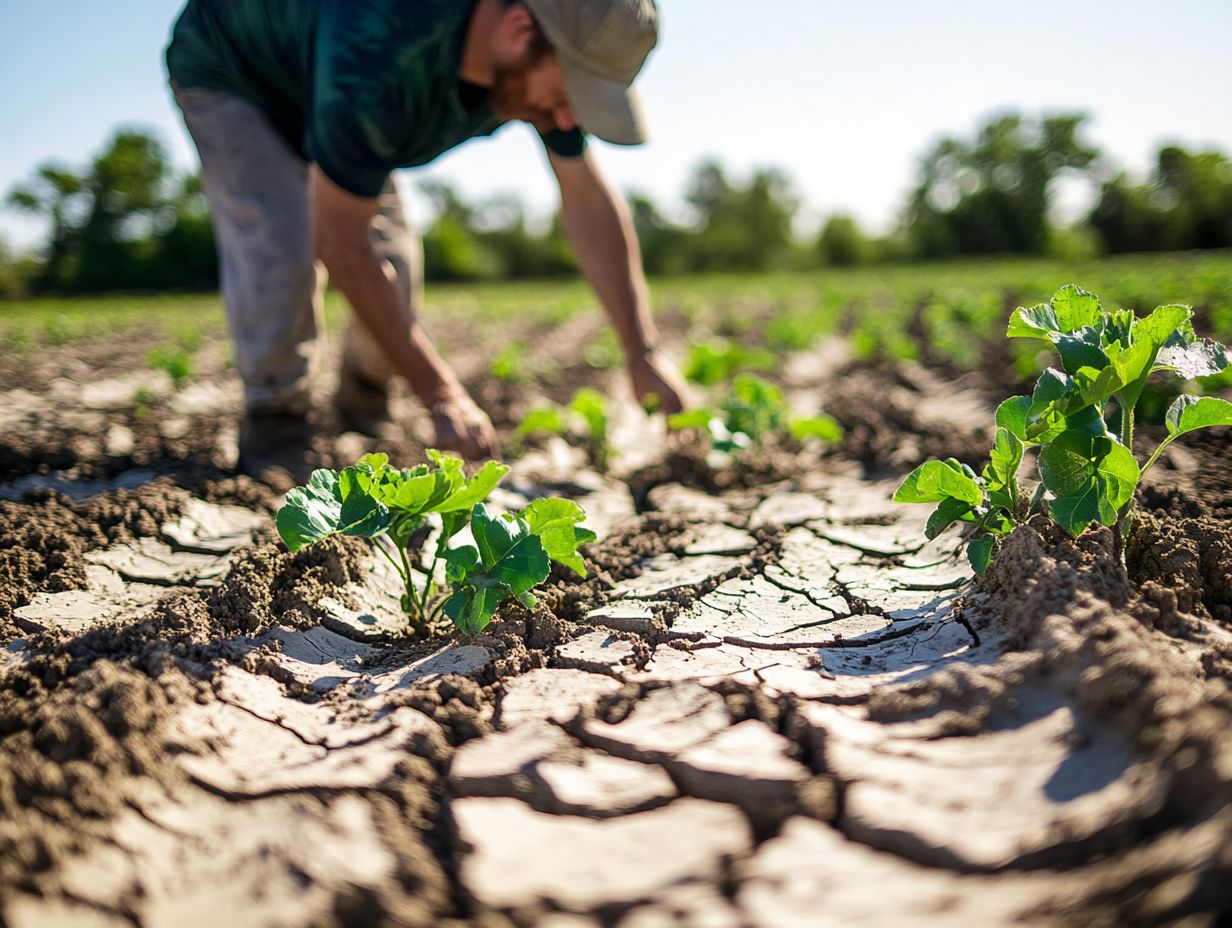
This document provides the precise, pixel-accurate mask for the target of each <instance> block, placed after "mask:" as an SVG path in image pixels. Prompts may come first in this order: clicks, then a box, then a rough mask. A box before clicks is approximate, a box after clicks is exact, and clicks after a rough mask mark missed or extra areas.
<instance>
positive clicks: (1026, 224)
mask: <svg viewBox="0 0 1232 928" xmlns="http://www.w3.org/2000/svg"><path fill="white" fill-rule="evenodd" d="M1085 120H1086V117H1085V116H1084V115H1082V114H1070V115H1057V116H1047V117H1043V118H1041V119H1037V120H1026V119H1024V118H1023V117H1022V116H1020V115H1017V114H1013V113H1011V114H1007V115H1003V116H999V117H996V118H995V119H993V120H991V121H990V122H988V123H986V124H985V125H983V126H982V127H981V128H980V129H979V131H978V132H977V133H976V137H975V140H974V141H970V142H969V141H965V140H962V139H956V138H945V139H942V140H941V141H940V142H938V143H937V144H936V146H935V147H934V148H933V150H932V151H931V152H929V154H928V155H927V156H926V157H925V159H924V162H923V165H922V168H921V177H920V182H919V185H918V186H917V187H916V189H915V191H914V193H912V195H911V198H910V201H909V202H908V204H907V211H906V227H907V229H906V230H907V233H908V235H909V237H910V238H911V240H912V242H913V245H914V248H915V250H916V252H917V254H919V255H920V256H921V257H925V258H936V257H945V256H949V255H960V254H962V255H975V254H1005V253H1014V254H1043V253H1045V251H1046V250H1047V247H1048V233H1049V222H1048V213H1049V206H1050V205H1051V198H1052V186H1053V182H1054V181H1055V180H1056V179H1057V178H1058V177H1059V176H1060V175H1061V174H1062V173H1064V172H1067V171H1083V170H1086V169H1087V168H1088V167H1090V166H1091V165H1092V164H1093V163H1094V162H1095V160H1096V158H1097V157H1098V155H1099V152H1098V151H1097V150H1096V149H1095V148H1094V147H1092V146H1091V145H1089V144H1087V143H1086V142H1085V141H1084V140H1083V139H1082V137H1081V135H1082V128H1083V123H1084V122H1085Z"/></svg>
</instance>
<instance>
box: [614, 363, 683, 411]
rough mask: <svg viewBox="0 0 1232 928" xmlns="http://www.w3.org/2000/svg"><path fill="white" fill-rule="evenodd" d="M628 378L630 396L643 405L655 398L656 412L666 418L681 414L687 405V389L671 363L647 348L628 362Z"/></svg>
mask: <svg viewBox="0 0 1232 928" xmlns="http://www.w3.org/2000/svg"><path fill="white" fill-rule="evenodd" d="M629 379H630V380H631V381H632V383H633V396H634V397H635V398H636V399H637V401H638V402H639V403H641V404H642V405H643V406H646V405H647V397H654V400H652V401H651V402H652V403H653V402H654V401H657V402H658V406H657V409H658V410H659V411H661V412H663V413H664V414H666V415H669V416H671V415H675V414H676V413H678V412H683V411H684V408H685V406H686V405H688V401H689V400H688V388H687V387H686V386H685V384H684V378H682V377H681V376H680V374H679V373H678V372H677V371H676V369H675V368H674V367H673V366H672V364H671V362H669V361H667V360H666V359H665V358H663V357H662V356H661V355H660V354H659V353H658V352H657V351H655V350H653V349H650V350H647V351H644V352H642V353H641V354H639V355H635V356H634V357H633V358H631V359H630V360H629Z"/></svg>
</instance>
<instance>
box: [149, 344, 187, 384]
mask: <svg viewBox="0 0 1232 928" xmlns="http://www.w3.org/2000/svg"><path fill="white" fill-rule="evenodd" d="M146 360H148V361H149V362H150V367H152V368H154V370H156V371H162V372H163V373H165V374H166V375H167V376H168V377H170V378H171V383H172V385H173V386H174V387H175V389H177V390H178V389H180V387H182V386H183V385H184V382H185V381H186V380H188V378H189V377H191V376H192V375H193V359H192V355H191V354H189V353H188V352H187V351H179V350H173V349H170V348H155V349H154V350H153V351H151V352H150V353H149V355H147V356H146Z"/></svg>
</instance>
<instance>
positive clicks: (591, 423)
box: [569, 387, 607, 441]
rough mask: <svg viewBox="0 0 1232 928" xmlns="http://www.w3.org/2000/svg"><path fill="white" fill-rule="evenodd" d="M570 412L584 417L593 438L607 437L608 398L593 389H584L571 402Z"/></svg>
mask: <svg viewBox="0 0 1232 928" xmlns="http://www.w3.org/2000/svg"><path fill="white" fill-rule="evenodd" d="M569 410H570V411H571V412H574V413H576V414H577V415H579V416H581V417H582V420H583V421H584V422H585V423H586V430H587V433H588V434H589V435H590V437H591V438H594V439H596V440H598V441H602V440H604V439H605V438H606V437H607V397H605V396H604V395H603V394H602V393H600V392H599V391H598V390H595V389H594V388H592V387H582V388H581V389H580V390H578V391H577V393H575V394H573V399H572V400H570V401H569Z"/></svg>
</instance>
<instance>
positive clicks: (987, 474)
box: [984, 428, 1023, 490]
mask: <svg viewBox="0 0 1232 928" xmlns="http://www.w3.org/2000/svg"><path fill="white" fill-rule="evenodd" d="M1022 456H1023V444H1022V442H1021V441H1019V440H1018V438H1017V437H1016V436H1015V435H1014V434H1013V433H1012V432H1010V431H1009V429H1004V428H999V429H997V437H996V440H995V441H994V442H993V446H992V451H991V452H990V453H989V461H988V467H986V468H985V469H984V481H985V483H986V484H987V485H988V487H989V489H998V490H999V489H1003V488H1005V487H1008V486H1010V485H1011V484H1014V483H1015V482H1016V481H1017V477H1018V468H1019V467H1020V466H1021V465H1022Z"/></svg>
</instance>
